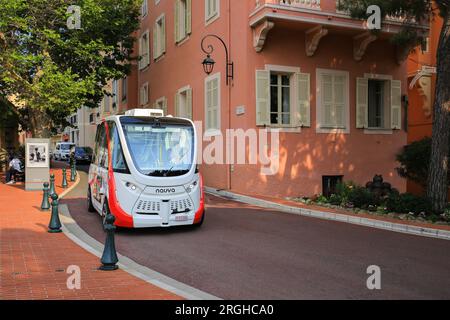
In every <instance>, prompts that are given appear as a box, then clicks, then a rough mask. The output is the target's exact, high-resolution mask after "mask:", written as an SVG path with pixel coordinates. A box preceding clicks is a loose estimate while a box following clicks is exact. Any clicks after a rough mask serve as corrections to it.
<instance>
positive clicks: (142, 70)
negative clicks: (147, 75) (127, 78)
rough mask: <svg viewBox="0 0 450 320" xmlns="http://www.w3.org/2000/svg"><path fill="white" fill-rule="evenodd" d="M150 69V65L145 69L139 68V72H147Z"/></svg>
mask: <svg viewBox="0 0 450 320" xmlns="http://www.w3.org/2000/svg"><path fill="white" fill-rule="evenodd" d="M149 67H150V63H149V64H147V65H146V66H145V67H142V68H139V72H145V71H147V70H148V69H149Z"/></svg>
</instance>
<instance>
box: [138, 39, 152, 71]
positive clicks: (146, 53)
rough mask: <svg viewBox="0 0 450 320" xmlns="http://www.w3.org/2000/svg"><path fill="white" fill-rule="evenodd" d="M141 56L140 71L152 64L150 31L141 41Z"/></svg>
mask: <svg viewBox="0 0 450 320" xmlns="http://www.w3.org/2000/svg"><path fill="white" fill-rule="evenodd" d="M139 56H140V60H139V70H142V69H144V68H145V67H147V66H148V65H149V64H150V40H149V32H148V30H147V31H146V32H144V33H143V34H142V36H141V38H140V39H139Z"/></svg>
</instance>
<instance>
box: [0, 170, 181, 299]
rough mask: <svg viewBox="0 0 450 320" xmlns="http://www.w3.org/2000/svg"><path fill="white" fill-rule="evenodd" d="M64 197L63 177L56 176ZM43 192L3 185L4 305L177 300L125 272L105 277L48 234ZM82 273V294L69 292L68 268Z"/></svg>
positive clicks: (84, 255)
mask: <svg viewBox="0 0 450 320" xmlns="http://www.w3.org/2000/svg"><path fill="white" fill-rule="evenodd" d="M55 174H56V187H57V189H56V190H57V191H56V192H57V193H58V194H61V193H62V192H63V189H62V188H61V187H60V185H61V180H62V179H61V178H62V177H61V176H62V175H61V171H60V170H57V171H55ZM41 201H42V192H25V190H24V185H23V184H16V185H13V186H7V185H5V184H3V183H0V259H1V260H0V300H9V299H20V300H24V299H26V300H31V299H39V300H40V299H69V300H79V299H82V300H88V299H89V300H91V299H94V300H100V299H101V300H103V299H105V300H106V299H108V300H109V299H112V300H114V299H119V300H123V299H133V300H136V299H137V300H148V299H152V300H153V299H155V300H165V299H180V298H179V297H178V296H176V295H174V294H172V293H170V292H168V291H165V290H163V289H161V288H159V287H156V286H154V285H151V284H149V283H147V282H145V281H143V280H141V279H138V278H136V277H134V276H132V275H130V274H128V273H126V272H125V271H123V270H117V271H114V272H102V271H98V270H97V268H98V267H99V265H100V261H99V259H98V258H97V257H95V256H94V255H92V254H90V253H88V252H87V251H85V250H84V249H82V248H81V247H79V246H77V245H76V244H75V243H74V242H72V241H71V240H70V239H68V238H67V237H66V236H65V235H64V233H59V234H49V233H48V232H47V225H48V223H49V219H50V213H49V212H42V211H41V210H40V204H41ZM71 265H76V266H79V267H80V269H81V289H80V290H69V289H68V288H67V285H66V282H67V279H68V277H69V276H70V275H69V274H67V273H66V270H67V268H68V267H69V266H71Z"/></svg>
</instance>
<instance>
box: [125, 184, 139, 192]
mask: <svg viewBox="0 0 450 320" xmlns="http://www.w3.org/2000/svg"><path fill="white" fill-rule="evenodd" d="M125 186H126V187H127V188H130V189H131V190H133V191H136V189H137V187H136V186H135V185H134V184H132V183H130V182H127V183H126V184H125Z"/></svg>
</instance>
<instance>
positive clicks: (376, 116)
mask: <svg viewBox="0 0 450 320" xmlns="http://www.w3.org/2000/svg"><path fill="white" fill-rule="evenodd" d="M368 86H369V89H368V90H369V91H368V94H369V96H368V99H369V100H368V108H369V109H368V116H369V120H368V121H369V128H385V127H386V123H388V121H389V119H386V116H387V115H388V112H386V110H385V109H386V107H387V105H388V99H389V98H388V95H387V93H388V92H389V91H390V90H389V89H390V82H389V81H386V80H374V79H370V80H369V81H368Z"/></svg>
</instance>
